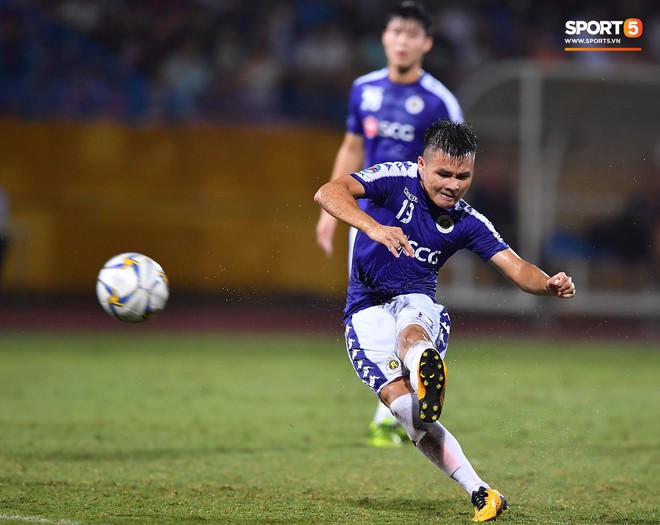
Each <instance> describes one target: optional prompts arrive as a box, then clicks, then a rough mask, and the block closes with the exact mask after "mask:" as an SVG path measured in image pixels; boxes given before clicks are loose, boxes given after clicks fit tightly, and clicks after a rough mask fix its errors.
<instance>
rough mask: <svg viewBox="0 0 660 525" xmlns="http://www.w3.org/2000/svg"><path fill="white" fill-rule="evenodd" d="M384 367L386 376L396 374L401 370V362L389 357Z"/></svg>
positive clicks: (392, 356) (394, 357)
mask: <svg viewBox="0 0 660 525" xmlns="http://www.w3.org/2000/svg"><path fill="white" fill-rule="evenodd" d="M386 365H387V368H386V370H385V373H386V374H387V375H392V374H396V373H397V372H399V371H400V370H401V360H400V359H399V358H398V357H396V356H394V355H391V356H389V357H388V358H387V361H386Z"/></svg>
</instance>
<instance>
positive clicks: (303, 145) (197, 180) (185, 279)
mask: <svg viewBox="0 0 660 525" xmlns="http://www.w3.org/2000/svg"><path fill="white" fill-rule="evenodd" d="M341 138H342V136H341V133H338V132H337V131H328V130H324V129H315V128H304V127H285V128H280V127H273V128H259V129H255V128H250V127H235V126H227V127H218V126H213V127H209V126H200V127H170V128H163V127H154V128H149V127H145V128H134V127H127V126H124V125H119V124H115V123H93V124H77V123H76V124H74V123H47V124H44V123H25V122H19V121H4V122H0V158H1V159H2V161H1V162H0V185H1V186H4V188H5V190H6V191H7V193H8V196H9V199H10V210H11V214H10V236H11V245H10V251H9V255H8V259H7V261H6V268H4V279H3V280H4V286H5V288H8V289H20V290H25V291H28V292H66V291H71V292H84V291H87V290H89V289H90V288H93V287H94V284H95V281H96V273H97V272H98V270H99V268H100V266H101V265H102V263H103V262H104V261H105V260H106V259H108V258H109V257H111V256H112V255H114V254H116V253H120V252H123V251H139V252H143V253H146V254H147V255H150V256H151V257H153V258H155V259H156V260H157V261H159V262H160V263H161V264H162V265H163V267H164V268H165V271H166V273H167V274H168V276H169V278H170V281H171V285H172V288H173V290H174V289H180V290H184V291H190V292H197V291H213V290H232V289H243V288H254V289H258V290H260V291H266V292H294V293H298V292H300V293H320V294H326V295H340V294H343V293H344V290H345V284H346V264H345V262H344V261H345V260H346V242H342V239H346V236H345V232H341V231H340V232H339V237H338V242H337V243H336V245H337V246H336V254H335V257H334V258H333V259H327V258H326V257H325V256H324V255H323V254H322V253H321V251H320V249H318V248H317V246H316V242H315V234H314V227H315V224H316V220H317V218H318V213H319V210H318V208H317V206H316V204H315V203H314V202H313V195H314V192H315V191H316V189H317V188H318V187H319V186H320V184H321V183H323V182H324V181H326V180H327V179H328V177H329V174H330V170H331V167H332V162H333V160H334V155H335V152H336V150H337V147H338V145H339V143H340V141H341Z"/></svg>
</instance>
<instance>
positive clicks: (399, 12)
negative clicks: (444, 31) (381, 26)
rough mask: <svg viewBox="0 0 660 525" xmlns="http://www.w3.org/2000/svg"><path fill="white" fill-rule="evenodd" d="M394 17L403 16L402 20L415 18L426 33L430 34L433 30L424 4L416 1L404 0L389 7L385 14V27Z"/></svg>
mask: <svg viewBox="0 0 660 525" xmlns="http://www.w3.org/2000/svg"><path fill="white" fill-rule="evenodd" d="M394 18H403V19H404V20H415V21H417V22H419V24H420V25H421V26H422V27H423V28H424V32H425V33H426V34H427V35H431V33H432V31H433V23H432V22H431V17H430V16H429V14H428V13H427V11H426V9H424V6H422V5H421V4H418V3H417V2H413V1H412V0H404V1H403V2H401V3H400V4H398V5H396V6H395V7H393V8H392V9H390V10H389V11H388V12H387V15H386V16H385V27H387V25H388V24H389V23H390V22H391V21H392V20H393V19H394Z"/></svg>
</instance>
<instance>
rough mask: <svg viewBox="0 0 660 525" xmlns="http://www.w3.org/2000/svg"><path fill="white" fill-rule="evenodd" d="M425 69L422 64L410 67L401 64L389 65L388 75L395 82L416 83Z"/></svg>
mask: <svg viewBox="0 0 660 525" xmlns="http://www.w3.org/2000/svg"><path fill="white" fill-rule="evenodd" d="M423 73H424V71H423V70H422V66H421V64H415V65H414V66H411V67H408V68H402V67H399V66H388V68H387V77H388V78H389V79H390V80H391V81H392V82H394V83H395V84H414V83H415V82H417V81H418V80H419V79H420V78H421V77H422V74H423Z"/></svg>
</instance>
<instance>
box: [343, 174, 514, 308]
mask: <svg viewBox="0 0 660 525" xmlns="http://www.w3.org/2000/svg"><path fill="white" fill-rule="evenodd" d="M352 176H353V177H354V178H355V179H356V180H358V181H359V182H360V183H361V184H362V185H363V186H364V189H365V195H364V198H363V199H362V202H363V204H364V207H363V208H364V209H365V211H366V212H367V213H368V214H369V215H371V216H372V217H373V218H374V219H375V220H376V221H378V222H379V223H381V224H383V225H386V226H398V227H400V228H401V229H402V230H403V232H404V233H405V235H406V236H407V237H408V241H409V242H410V245H411V246H412V248H413V250H414V251H415V257H408V256H406V255H403V254H401V256H400V257H399V258H398V259H397V258H396V257H394V255H392V253H391V252H389V251H388V249H387V247H385V246H384V245H382V244H380V243H378V242H375V241H372V240H371V239H370V238H369V237H368V236H367V235H366V234H364V233H363V232H361V231H358V233H357V237H356V238H355V245H354V248H353V260H352V266H351V275H350V278H349V283H348V293H347V300H346V308H345V310H344V316H345V318H346V319H347V318H348V317H349V316H350V315H352V314H353V313H355V312H356V311H358V310H362V309H364V308H367V307H369V306H374V305H377V304H379V303H381V302H383V301H387V300H389V299H391V298H392V297H394V296H397V295H401V294H408V293H422V294H425V295H428V296H429V297H430V298H431V299H433V300H434V301H435V300H436V298H435V297H436V288H437V282H438V272H439V271H440V268H441V267H442V265H443V264H444V263H445V262H446V261H447V259H449V257H451V256H452V255H453V254H454V253H456V252H457V251H458V250H460V249H463V248H467V249H468V250H472V251H473V252H475V253H476V254H477V255H479V256H480V257H481V259H482V260H484V261H487V260H488V259H490V258H491V257H492V256H493V255H495V254H496V253H498V252H500V251H502V250H505V249H507V248H508V247H509V246H508V245H507V244H506V243H505V242H504V241H503V240H502V237H501V236H500V234H499V233H497V231H496V230H495V228H494V227H493V225H492V224H491V223H490V221H489V220H488V219H487V218H486V217H484V216H483V215H481V214H480V213H479V212H477V211H476V210H475V209H473V208H472V207H471V206H470V205H469V204H468V203H467V202H465V201H464V200H461V201H459V202H458V203H457V204H456V205H455V206H453V207H451V208H440V207H438V206H436V205H435V204H434V203H433V202H432V201H431V199H430V198H429V197H428V195H427V194H426V192H425V191H424V189H423V188H422V185H421V182H420V179H419V171H418V166H417V164H416V163H413V162H388V163H384V164H377V165H376V166H372V167H371V168H368V169H365V170H362V171H360V172H358V173H353V174H352Z"/></svg>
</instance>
